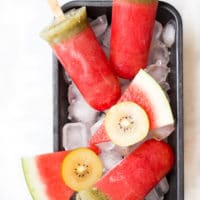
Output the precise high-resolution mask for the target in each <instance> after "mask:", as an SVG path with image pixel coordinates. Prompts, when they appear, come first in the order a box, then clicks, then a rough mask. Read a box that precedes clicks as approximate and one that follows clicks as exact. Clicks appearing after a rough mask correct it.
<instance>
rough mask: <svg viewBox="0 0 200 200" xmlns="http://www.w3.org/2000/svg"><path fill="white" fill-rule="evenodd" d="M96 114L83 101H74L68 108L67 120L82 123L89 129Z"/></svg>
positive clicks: (96, 112) (95, 111)
mask: <svg viewBox="0 0 200 200" xmlns="http://www.w3.org/2000/svg"><path fill="white" fill-rule="evenodd" d="M98 113H99V112H98V111H97V110H95V109H93V108H92V107H91V106H90V105H89V104H88V103H87V102H86V101H85V100H84V99H81V100H76V101H74V102H72V103H71V104H70V105H69V107H68V118H69V119H70V120H72V121H73V122H83V123H85V124H86V125H87V126H89V127H90V126H91V125H92V124H93V123H94V122H95V121H96V119H97V116H98Z"/></svg>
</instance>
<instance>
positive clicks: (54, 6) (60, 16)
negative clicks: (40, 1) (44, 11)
mask: <svg viewBox="0 0 200 200" xmlns="http://www.w3.org/2000/svg"><path fill="white" fill-rule="evenodd" d="M48 4H49V6H50V8H51V10H52V12H53V15H54V16H55V18H56V21H57V22H61V21H63V20H64V19H65V16H64V13H63V11H62V10H61V8H60V6H59V4H58V1H57V0H48Z"/></svg>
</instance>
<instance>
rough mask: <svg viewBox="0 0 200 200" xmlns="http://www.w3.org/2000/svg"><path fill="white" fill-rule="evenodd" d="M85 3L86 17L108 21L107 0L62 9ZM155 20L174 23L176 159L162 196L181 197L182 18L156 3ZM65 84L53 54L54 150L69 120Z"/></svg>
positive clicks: (176, 199) (172, 99) (171, 141)
mask: <svg viewBox="0 0 200 200" xmlns="http://www.w3.org/2000/svg"><path fill="white" fill-rule="evenodd" d="M80 6H86V7H87V13H88V17H90V18H96V17H97V16H99V15H102V14H106V15H107V17H108V20H111V11H112V9H111V6H112V1H110V0H104V1H101V0H92V1H90V0H86V1H80V0H79V1H72V2H69V3H66V4H65V5H64V6H63V7H62V9H63V11H64V12H66V11H67V10H69V9H71V8H75V7H80ZM156 18H157V20H158V21H160V22H161V23H162V24H163V25H164V24H166V23H167V22H168V21H169V20H170V19H173V20H175V22H176V27H177V30H176V43H175V45H173V47H172V49H171V56H170V63H169V64H168V66H169V67H170V68H171V73H170V75H169V78H168V81H169V83H170V86H171V89H170V91H169V93H168V94H169V97H170V104H171V106H172V110H173V114H174V117H175V119H176V130H175V131H174V133H173V134H172V135H171V136H170V137H169V138H168V142H169V144H170V145H171V146H172V147H173V149H174V152H175V155H176V162H175V165H174V168H173V170H172V171H171V172H170V173H169V174H168V176H167V178H168V181H169V185H170V190H169V192H168V193H167V194H166V195H165V200H183V199H184V161H183V158H184V156H183V63H182V62H183V59H182V54H183V52H182V51H183V48H182V42H183V41H182V40H183V37H182V20H181V17H180V15H179V13H178V12H177V10H176V9H175V8H174V7H173V6H171V5H170V4H168V3H165V2H159V7H158V12H157V17H156ZM67 88H68V86H67V83H66V81H65V80H64V71H63V68H62V66H61V64H60V63H59V62H58V60H57V59H56V58H55V56H54V57H53V94H54V98H53V105H54V115H53V117H54V124H53V126H54V129H53V132H54V138H53V139H54V151H60V150H63V147H62V138H61V137H62V127H63V125H64V124H65V123H67V122H68V119H67V107H68V102H67Z"/></svg>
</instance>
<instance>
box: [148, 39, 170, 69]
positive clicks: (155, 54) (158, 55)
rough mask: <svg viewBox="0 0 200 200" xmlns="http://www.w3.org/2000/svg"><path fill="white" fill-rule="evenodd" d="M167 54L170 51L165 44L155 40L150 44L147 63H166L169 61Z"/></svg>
mask: <svg viewBox="0 0 200 200" xmlns="http://www.w3.org/2000/svg"><path fill="white" fill-rule="evenodd" d="M169 55H170V53H169V51H168V49H167V47H166V45H165V44H164V43H163V42H161V41H159V40H157V41H156V42H154V43H153V44H152V45H151V48H150V53H149V60H148V63H149V65H151V64H157V65H167V64H168V62H169Z"/></svg>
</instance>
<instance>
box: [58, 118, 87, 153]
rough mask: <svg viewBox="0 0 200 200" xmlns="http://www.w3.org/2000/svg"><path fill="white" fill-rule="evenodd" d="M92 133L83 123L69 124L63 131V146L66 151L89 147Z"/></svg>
mask: <svg viewBox="0 0 200 200" xmlns="http://www.w3.org/2000/svg"><path fill="white" fill-rule="evenodd" d="M89 136H90V133H89V131H88V129H87V127H86V126H85V125H84V124H83V123H80V122H78V123H67V124H65V125H64V127H63V130H62V145H63V147H64V149H65V150H71V149H75V148H78V147H87V145H88V140H89Z"/></svg>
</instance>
